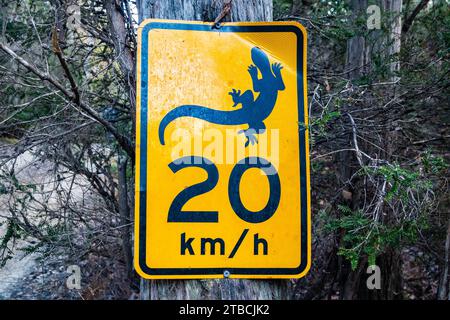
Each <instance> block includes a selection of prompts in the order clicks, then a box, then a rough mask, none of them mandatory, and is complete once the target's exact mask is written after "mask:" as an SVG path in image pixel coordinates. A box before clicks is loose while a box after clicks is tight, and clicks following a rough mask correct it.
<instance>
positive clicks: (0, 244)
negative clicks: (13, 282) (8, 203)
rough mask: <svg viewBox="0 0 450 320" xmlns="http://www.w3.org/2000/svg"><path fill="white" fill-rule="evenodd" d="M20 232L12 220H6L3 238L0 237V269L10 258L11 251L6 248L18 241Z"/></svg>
mask: <svg viewBox="0 0 450 320" xmlns="http://www.w3.org/2000/svg"><path fill="white" fill-rule="evenodd" d="M21 234H22V230H21V229H20V227H19V225H18V224H17V223H15V222H14V220H8V222H7V224H6V232H5V235H4V236H0V253H1V255H0V268H1V267H3V266H4V265H5V264H6V262H7V261H8V260H9V259H11V258H12V251H11V250H10V248H9V247H8V246H9V244H10V243H11V242H14V241H15V240H16V239H20V237H21Z"/></svg>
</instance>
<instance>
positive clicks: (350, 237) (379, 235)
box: [321, 206, 424, 270]
mask: <svg viewBox="0 0 450 320" xmlns="http://www.w3.org/2000/svg"><path fill="white" fill-rule="evenodd" d="M339 211H340V212H341V216H340V217H339V218H335V217H331V216H329V215H326V214H325V213H324V212H323V213H322V214H321V218H322V219H324V220H325V226H324V231H325V232H327V233H330V232H336V231H343V232H344V235H343V237H342V240H341V245H340V247H339V250H338V255H341V256H343V257H344V258H345V259H347V260H348V261H349V262H350V264H351V267H352V269H353V270H355V269H356V268H357V266H358V263H359V261H360V259H361V257H362V256H364V255H365V256H367V258H368V262H369V265H374V264H376V263H375V260H376V258H377V257H378V256H379V255H380V254H381V253H383V252H384V251H385V250H386V248H388V247H399V246H401V245H402V244H404V243H411V242H414V241H416V240H417V237H418V230H419V227H420V228H422V229H423V228H424V224H423V221H422V219H418V220H414V219H405V220H403V221H400V222H398V223H396V224H394V225H386V224H383V223H381V222H379V221H376V220H374V219H372V218H371V217H368V216H366V215H364V214H363V213H362V212H361V211H360V210H356V211H353V210H351V209H350V208H349V207H347V206H339Z"/></svg>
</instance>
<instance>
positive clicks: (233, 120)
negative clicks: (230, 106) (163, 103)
mask: <svg viewBox="0 0 450 320" xmlns="http://www.w3.org/2000/svg"><path fill="white" fill-rule="evenodd" d="M181 117H191V118H197V119H201V120H205V121H208V122H211V123H215V124H222V125H239V124H245V123H247V122H246V121H245V117H244V114H243V113H242V109H237V110H233V111H223V110H216V109H210V108H207V107H202V106H196V105H182V106H179V107H176V108H175V109H172V110H170V111H169V113H168V114H166V115H165V116H164V118H163V119H162V120H161V123H160V124H159V141H160V142H161V144H162V145H164V144H165V141H164V132H165V130H166V127H167V126H168V125H169V123H171V122H172V121H174V120H175V119H178V118H181Z"/></svg>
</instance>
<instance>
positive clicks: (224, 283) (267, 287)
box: [138, 0, 290, 300]
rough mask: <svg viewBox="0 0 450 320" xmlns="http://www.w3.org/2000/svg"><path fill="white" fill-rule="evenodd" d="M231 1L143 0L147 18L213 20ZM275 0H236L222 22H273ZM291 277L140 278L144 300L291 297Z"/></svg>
mask: <svg viewBox="0 0 450 320" xmlns="http://www.w3.org/2000/svg"><path fill="white" fill-rule="evenodd" d="M228 2H229V0H184V1H180V0H164V1H163V0H140V1H138V10H139V20H140V21H142V20H144V19H147V18H159V19H177V20H200V21H214V20H215V19H216V18H217V16H218V15H219V14H220V13H221V11H222V9H223V5H224V4H225V3H228ZM272 10H273V8H272V0H234V1H232V8H231V12H230V14H229V15H228V16H226V17H225V18H224V19H223V21H271V20H272ZM289 292H290V290H289V281H288V280H270V281H266V280H239V279H220V280H144V279H142V280H141V299H151V300H154V299H200V300H205V299H222V300H229V299H236V300H240V299H288V298H290V296H289Z"/></svg>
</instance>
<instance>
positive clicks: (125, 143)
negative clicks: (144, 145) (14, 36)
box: [0, 42, 134, 159]
mask: <svg viewBox="0 0 450 320" xmlns="http://www.w3.org/2000/svg"><path fill="white" fill-rule="evenodd" d="M0 49H2V50H3V51H4V52H5V53H7V54H8V55H9V56H11V57H12V58H13V59H15V60H17V62H19V63H20V64H21V65H22V66H24V67H25V68H27V69H28V70H29V71H31V72H32V73H34V74H35V75H36V76H38V77H39V78H40V79H41V80H44V81H47V82H49V83H50V84H52V85H53V86H54V87H56V88H57V89H58V90H59V91H61V92H62V93H63V94H64V95H65V96H66V97H67V98H68V100H70V101H72V102H73V103H75V104H76V105H77V106H78V107H80V108H81V109H82V110H83V111H85V112H86V113H87V114H88V115H89V116H91V117H92V118H93V119H94V120H95V121H97V122H98V123H100V124H101V125H103V126H104V127H105V129H106V130H108V131H109V132H110V133H111V134H112V135H113V136H114V137H115V138H116V140H117V142H118V143H119V145H120V146H121V147H122V148H123V149H124V150H125V152H126V153H127V154H128V156H130V158H131V159H134V148H133V145H132V143H131V141H130V140H129V139H128V138H127V137H125V136H123V135H122V134H120V133H119V132H118V131H117V129H116V128H115V127H114V126H113V125H112V124H111V123H110V122H108V121H106V120H105V119H103V118H102V117H101V116H100V115H99V114H98V113H97V111H95V110H94V109H93V108H92V107H91V106H89V105H88V104H86V103H85V102H83V101H81V100H80V99H79V98H77V97H76V95H75V94H74V93H72V92H70V91H69V90H67V89H66V88H65V87H64V86H63V85H62V84H61V83H59V82H58V80H56V79H55V78H53V77H52V76H51V75H50V74H48V73H44V72H42V71H40V70H39V69H38V68H36V67H35V66H33V65H32V64H31V63H29V62H28V61H27V60H25V59H24V58H22V57H20V56H19V55H17V54H16V53H15V52H14V51H13V50H12V49H11V48H10V47H8V46H7V45H6V44H4V43H3V42H0Z"/></svg>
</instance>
